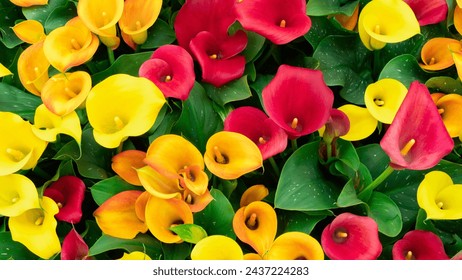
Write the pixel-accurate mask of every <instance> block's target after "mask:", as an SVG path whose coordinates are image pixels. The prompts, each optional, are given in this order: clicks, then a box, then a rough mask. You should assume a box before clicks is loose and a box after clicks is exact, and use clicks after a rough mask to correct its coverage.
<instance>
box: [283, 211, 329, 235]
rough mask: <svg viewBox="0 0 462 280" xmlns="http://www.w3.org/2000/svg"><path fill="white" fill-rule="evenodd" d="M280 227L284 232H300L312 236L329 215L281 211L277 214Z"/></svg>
mask: <svg viewBox="0 0 462 280" xmlns="http://www.w3.org/2000/svg"><path fill="white" fill-rule="evenodd" d="M277 214H278V215H277V217H278V226H280V227H282V228H283V229H282V230H281V231H282V232H291V231H299V232H304V233H306V234H310V233H311V231H313V229H314V227H315V226H316V225H317V224H318V223H319V222H320V221H322V220H324V219H325V218H326V217H327V215H309V214H306V213H304V212H299V211H279V212H278V213H277Z"/></svg>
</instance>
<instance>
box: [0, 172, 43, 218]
mask: <svg viewBox="0 0 462 280" xmlns="http://www.w3.org/2000/svg"><path fill="white" fill-rule="evenodd" d="M0 186H1V191H0V215H1V216H7V217H15V216H19V215H21V214H22V213H24V212H25V211H26V210H29V209H32V208H38V207H39V196H38V192H37V188H36V187H35V185H34V182H32V181H31V180H30V179H29V178H27V177H26V176H24V175H21V174H10V175H5V176H0Z"/></svg>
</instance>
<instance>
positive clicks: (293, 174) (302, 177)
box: [274, 141, 340, 211]
mask: <svg viewBox="0 0 462 280" xmlns="http://www.w3.org/2000/svg"><path fill="white" fill-rule="evenodd" d="M318 148H319V142H318V141H316V142H311V143H308V144H305V145H303V146H302V147H300V148H298V149H297V150H296V151H295V152H294V153H293V154H292V155H291V156H290V157H289V159H288V160H287V162H286V163H285V165H284V167H283V168H282V172H281V177H280V179H279V182H278V185H277V189H276V194H275V201H274V205H275V208H279V209H285V210H298V211H314V210H326V209H333V208H337V207H338V206H337V197H338V196H339V194H340V188H339V187H338V182H335V181H334V180H332V176H329V174H326V173H327V172H325V171H324V170H322V166H321V165H320V163H319V162H318Z"/></svg>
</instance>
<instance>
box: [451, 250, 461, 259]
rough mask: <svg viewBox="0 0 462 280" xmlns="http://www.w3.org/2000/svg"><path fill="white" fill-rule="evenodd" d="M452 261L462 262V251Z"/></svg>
mask: <svg viewBox="0 0 462 280" xmlns="http://www.w3.org/2000/svg"><path fill="white" fill-rule="evenodd" d="M451 260H459V261H460V260H462V251H459V252H458V253H457V254H455V255H454V256H453V257H452V258H451Z"/></svg>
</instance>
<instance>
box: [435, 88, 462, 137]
mask: <svg viewBox="0 0 462 280" xmlns="http://www.w3.org/2000/svg"><path fill="white" fill-rule="evenodd" d="M431 96H432V99H433V101H434V102H435V104H436V107H437V108H438V112H439V113H440V114H441V118H443V123H444V125H445V126H446V129H447V130H448V133H449V135H450V136H451V137H452V138H454V137H457V136H459V133H460V132H461V131H462V122H461V121H460V119H461V117H462V95H459V94H455V93H450V94H444V95H440V96H439V97H434V96H435V95H434V94H432V95H431Z"/></svg>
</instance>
